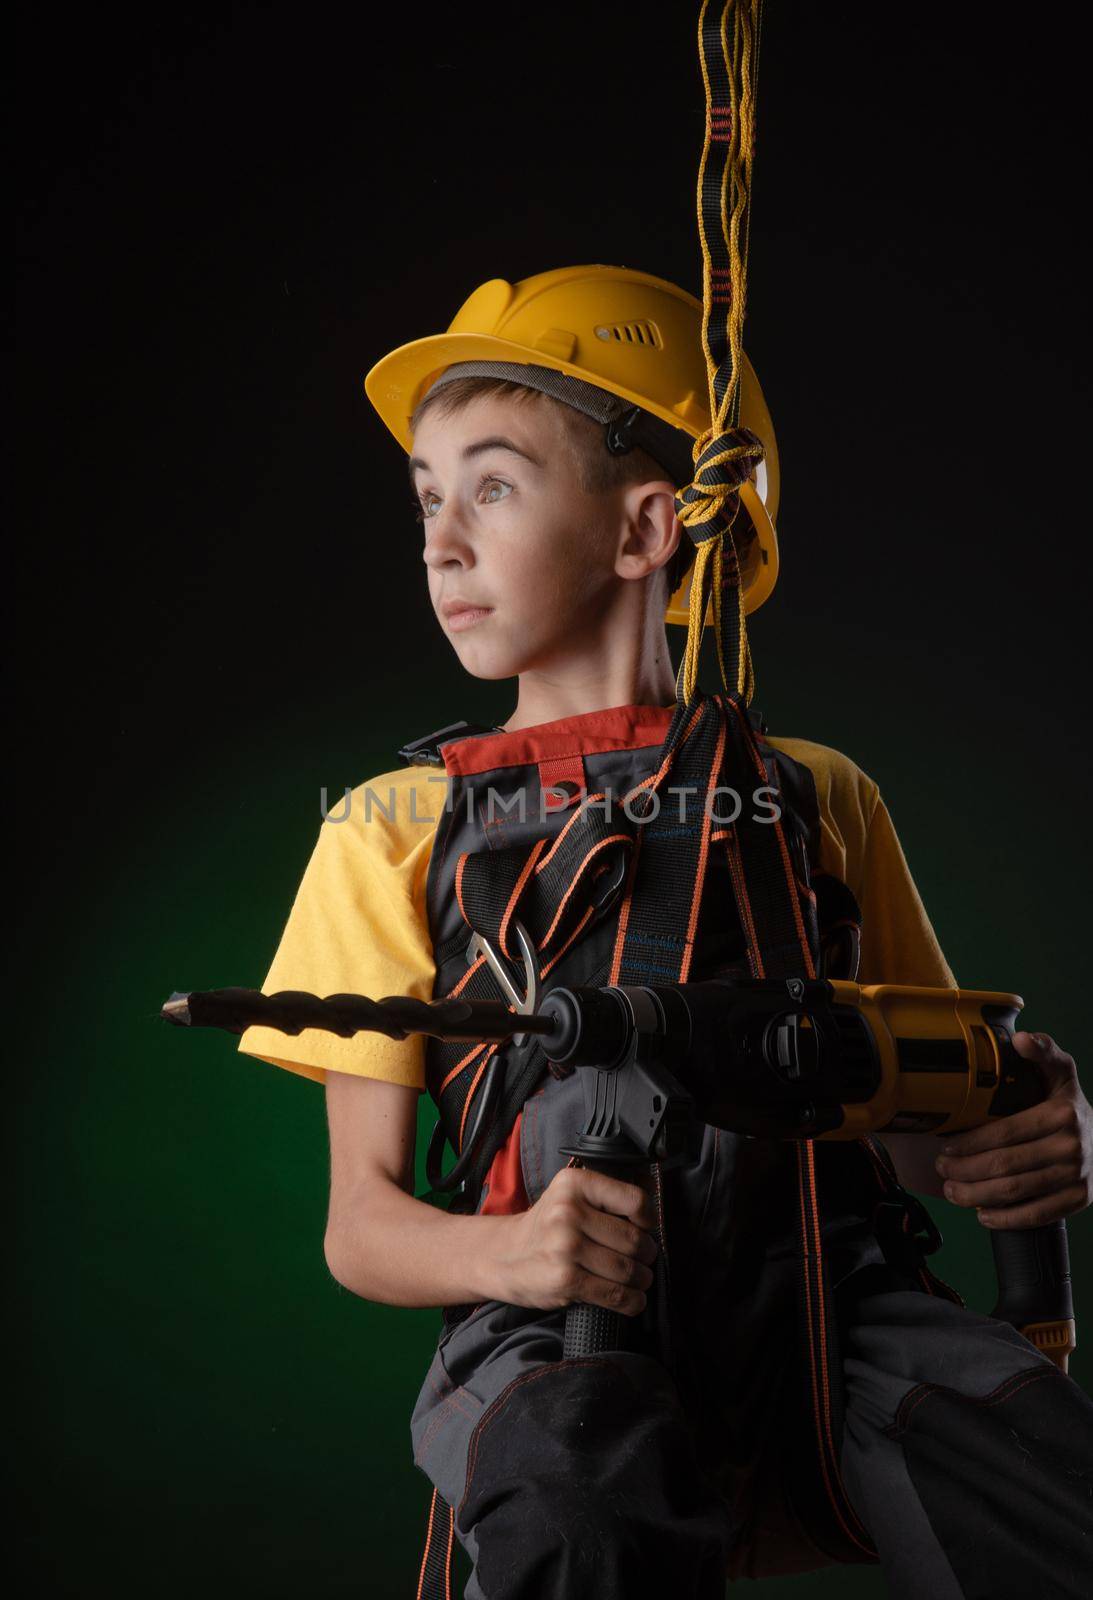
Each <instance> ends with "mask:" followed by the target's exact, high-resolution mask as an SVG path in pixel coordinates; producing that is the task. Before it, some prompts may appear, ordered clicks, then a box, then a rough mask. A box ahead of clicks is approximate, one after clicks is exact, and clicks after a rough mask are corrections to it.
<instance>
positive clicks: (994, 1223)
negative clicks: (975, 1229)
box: [979, 1184, 1086, 1229]
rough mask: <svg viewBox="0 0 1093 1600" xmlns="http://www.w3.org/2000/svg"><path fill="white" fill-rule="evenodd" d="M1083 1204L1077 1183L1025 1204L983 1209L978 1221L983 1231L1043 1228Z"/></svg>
mask: <svg viewBox="0 0 1093 1600" xmlns="http://www.w3.org/2000/svg"><path fill="white" fill-rule="evenodd" d="M1085 1203H1086V1199H1085V1189H1084V1188H1083V1186H1082V1185H1081V1184H1076V1185H1074V1186H1073V1187H1071V1188H1069V1189H1063V1190H1062V1191H1061V1193H1059V1194H1053V1195H1049V1196H1046V1197H1045V1198H1043V1199H1041V1200H1029V1201H1026V1202H1025V1204H1024V1205H1019V1206H1002V1207H999V1206H991V1207H990V1208H989V1209H987V1208H984V1209H983V1210H981V1211H980V1212H979V1221H980V1222H981V1223H982V1224H983V1226H984V1227H985V1228H999V1229H1004V1228H1042V1227H1043V1226H1044V1225H1045V1224H1046V1223H1048V1222H1058V1221H1059V1219H1060V1218H1061V1217H1071V1216H1073V1215H1074V1214H1075V1213H1076V1212H1078V1211H1081V1210H1083V1209H1084V1206H1085Z"/></svg>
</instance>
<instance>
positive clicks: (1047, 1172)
mask: <svg viewBox="0 0 1093 1600" xmlns="http://www.w3.org/2000/svg"><path fill="white" fill-rule="evenodd" d="M1077 1176H1078V1174H1077V1172H1076V1170H1075V1168H1074V1166H1073V1164H1072V1163H1067V1164H1060V1165H1058V1166H1053V1167H1041V1168H1039V1169H1038V1170H1037V1171H1035V1172H1021V1173H1013V1174H1010V1175H1009V1176H1008V1177H1005V1178H988V1179H985V1180H983V1181H982V1182H980V1183H956V1182H951V1181H950V1182H949V1183H946V1185H945V1198H946V1200H951V1201H952V1202H953V1204H954V1205H958V1206H986V1207H987V1208H988V1209H989V1210H993V1209H994V1208H996V1207H1008V1206H1014V1205H1018V1204H1024V1203H1028V1202H1029V1201H1032V1200H1036V1199H1039V1198H1041V1197H1047V1196H1051V1195H1056V1194H1060V1193H1063V1192H1065V1191H1066V1190H1067V1189H1068V1188H1070V1186H1071V1185H1073V1184H1074V1183H1075V1181H1076V1179H1077Z"/></svg>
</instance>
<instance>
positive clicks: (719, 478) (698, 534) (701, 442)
mask: <svg viewBox="0 0 1093 1600" xmlns="http://www.w3.org/2000/svg"><path fill="white" fill-rule="evenodd" d="M694 456H695V467H694V477H693V479H692V481H691V482H690V483H689V484H687V485H686V486H685V487H684V488H682V489H681V490H680V491H679V493H678V494H677V495H676V500H675V508H676V515H677V516H678V517H679V520H680V522H681V523H682V524H683V526H684V527H685V528H686V530H687V533H688V535H689V536H690V538H691V539H692V541H693V542H694V543H695V544H696V545H700V544H705V543H706V541H707V540H708V539H714V538H716V537H717V535H718V534H719V533H724V532H725V529H726V525H727V524H728V523H729V522H731V521H732V520H733V518H734V517H735V512H736V508H737V505H738V503H739V493H740V485H741V484H742V483H744V482H745V481H746V480H747V479H748V477H750V475H751V473H752V472H753V471H754V470H755V468H756V467H757V466H758V465H759V463H760V462H761V461H762V459H763V444H762V440H761V439H760V438H759V437H758V435H756V434H754V433H753V432H752V431H751V429H750V428H745V427H743V426H737V427H735V428H729V429H727V430H726V431H725V432H724V433H719V432H718V431H717V429H716V428H707V429H706V431H705V433H703V434H701V435H700V436H699V437H698V439H696V440H695V447H694ZM730 513H731V515H730Z"/></svg>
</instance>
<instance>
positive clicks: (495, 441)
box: [407, 433, 543, 483]
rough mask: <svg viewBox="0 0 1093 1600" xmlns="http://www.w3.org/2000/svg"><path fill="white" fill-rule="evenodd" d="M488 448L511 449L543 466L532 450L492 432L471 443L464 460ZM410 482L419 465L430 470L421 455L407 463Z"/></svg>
mask: <svg viewBox="0 0 1093 1600" xmlns="http://www.w3.org/2000/svg"><path fill="white" fill-rule="evenodd" d="M486 450H510V451H511V452H512V454H513V455H514V456H522V457H523V459H524V460H525V461H530V462H531V464H532V466H533V467H541V466H542V464H543V463H542V462H541V461H540V460H539V458H538V457H537V456H533V455H532V454H531V453H530V451H527V450H522V449H521V448H520V446H519V445H518V444H513V442H512V440H511V439H506V438H505V436H504V435H503V434H500V433H491V434H490V436H489V438H488V439H478V440H477V441H476V442H475V443H474V444H469V445H468V446H467V448H466V449H465V450H464V452H463V459H464V461H470V460H471V459H472V457H474V456H480V455H482V454H483V452H484V451H486ZM407 465H408V469H409V473H410V482H411V483H413V481H414V473H415V472H416V471H417V470H418V468H419V467H423V468H424V469H425V471H426V472H428V471H429V463H428V462H427V461H422V459H421V457H420V456H411V457H410V460H409V462H408V463H407Z"/></svg>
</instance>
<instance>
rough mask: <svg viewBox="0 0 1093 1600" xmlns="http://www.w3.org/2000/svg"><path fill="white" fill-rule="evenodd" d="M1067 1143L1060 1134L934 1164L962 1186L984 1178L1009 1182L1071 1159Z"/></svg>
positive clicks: (937, 1161)
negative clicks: (1007, 1179) (1024, 1173)
mask: <svg viewBox="0 0 1093 1600" xmlns="http://www.w3.org/2000/svg"><path fill="white" fill-rule="evenodd" d="M1068 1153H1069V1152H1068V1150H1067V1148H1066V1144H1065V1141H1064V1140H1063V1139H1061V1138H1060V1137H1059V1135H1058V1134H1050V1135H1048V1136H1047V1137H1045V1138H1042V1139H1033V1140H1030V1141H1029V1142H1028V1143H1027V1144H1015V1145H1008V1146H1003V1147H1002V1148H1001V1149H994V1150H983V1151H981V1152H980V1153H979V1154H978V1155H966V1156H938V1157H937V1160H936V1161H935V1162H934V1166H935V1168H936V1170H937V1171H938V1172H939V1173H940V1175H941V1176H942V1177H943V1178H953V1179H955V1180H956V1181H958V1182H960V1183H978V1182H980V1181H981V1180H982V1179H984V1178H1006V1177H1009V1176H1010V1175H1011V1174H1014V1173H1018V1172H1035V1171H1037V1170H1038V1169H1039V1168H1041V1167H1050V1166H1053V1165H1055V1163H1056V1162H1058V1161H1062V1160H1064V1159H1065V1158H1066V1156H1067V1155H1068Z"/></svg>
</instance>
